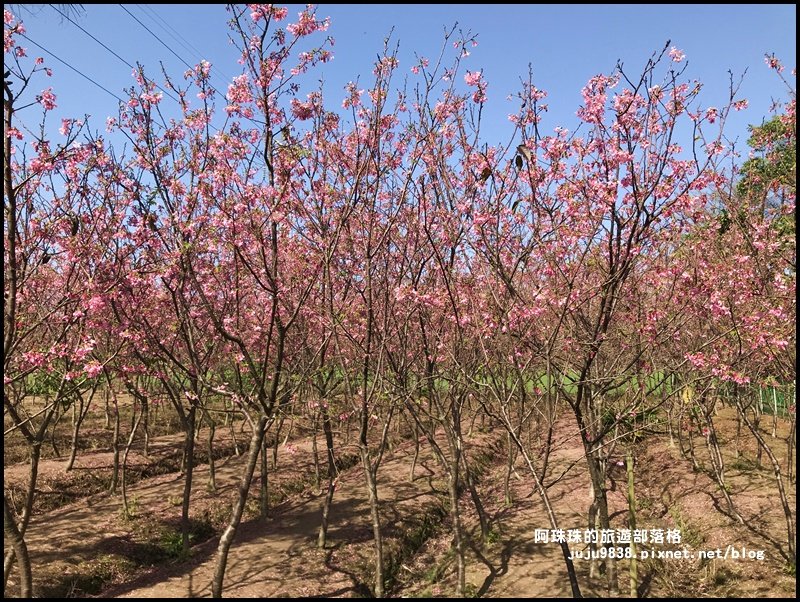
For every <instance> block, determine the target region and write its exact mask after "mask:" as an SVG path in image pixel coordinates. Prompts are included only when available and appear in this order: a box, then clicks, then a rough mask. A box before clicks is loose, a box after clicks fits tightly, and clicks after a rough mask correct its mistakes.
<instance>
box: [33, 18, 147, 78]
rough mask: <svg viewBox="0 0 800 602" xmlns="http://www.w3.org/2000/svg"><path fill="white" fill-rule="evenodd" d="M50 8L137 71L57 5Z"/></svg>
mask: <svg viewBox="0 0 800 602" xmlns="http://www.w3.org/2000/svg"><path fill="white" fill-rule="evenodd" d="M49 6H50V8H52V9H53V10H54V11H56V12H57V13H58V14H59V15H61V17H62V18H63V19H66V20H67V21H69V22H70V23H72V24H73V25H74V26H75V27H77V28H78V29H80V30H81V31H82V32H83V33H85V34H86V35H87V36H89V37H90V38H92V39H93V40H94V41H95V42H97V43H98V44H100V45H101V46H102V47H103V48H105V49H106V50H108V52H110V53H111V54H113V55H114V56H115V57H117V58H118V59H119V60H120V61H122V62H123V63H124V64H125V65H127V66H128V67H130V68H131V69H136V67H134V66H133V65H131V64H130V63H129V62H128V61H126V60H125V59H124V58H122V57H121V56H120V55H118V54H117V53H116V52H114V51H113V50H112V49H111V48H109V47H108V46H106V45H105V44H104V43H103V42H101V41H100V40H98V39H97V38H96V37H94V36H93V35H92V34H91V33H89V32H88V31H86V30H85V29H84V28H83V27H81V26H80V25H79V24H78V23H76V22H75V21H73V20H72V19H70V18H69V16H68V15H65V14H64V13H63V12H61V10H60V9H58V8H57V7H56V6H55V5H53V4H50V5H49Z"/></svg>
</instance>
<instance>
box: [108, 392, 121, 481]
mask: <svg viewBox="0 0 800 602" xmlns="http://www.w3.org/2000/svg"><path fill="white" fill-rule="evenodd" d="M111 449H112V450H113V452H114V457H113V460H112V466H111V485H110V486H109V488H108V490H109V493H111V495H115V494H116V493H117V483H118V482H119V403H118V402H117V398H116V397H114V435H113V438H112V440H111Z"/></svg>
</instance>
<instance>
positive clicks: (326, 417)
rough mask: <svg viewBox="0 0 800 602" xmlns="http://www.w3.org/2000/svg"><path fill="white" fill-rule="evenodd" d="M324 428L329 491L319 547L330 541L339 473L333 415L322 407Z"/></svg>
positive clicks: (324, 507) (326, 496) (326, 495)
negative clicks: (334, 497) (329, 521)
mask: <svg viewBox="0 0 800 602" xmlns="http://www.w3.org/2000/svg"><path fill="white" fill-rule="evenodd" d="M322 430H323V431H324V432H325V446H326V450H327V456H328V491H327V492H326V494H325V499H324V501H323V502H322V522H321V524H320V526H319V537H318V538H317V547H318V548H320V549H323V548H324V547H325V546H326V545H327V543H328V517H329V515H330V511H331V502H332V501H333V494H334V492H335V491H336V480H337V478H338V476H339V475H338V473H337V469H336V457H335V456H334V454H333V429H332V428H331V417H330V414H329V413H328V408H327V407H323V409H322Z"/></svg>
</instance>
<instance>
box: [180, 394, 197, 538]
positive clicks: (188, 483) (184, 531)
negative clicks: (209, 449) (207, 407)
mask: <svg viewBox="0 0 800 602" xmlns="http://www.w3.org/2000/svg"><path fill="white" fill-rule="evenodd" d="M196 415H197V406H196V405H195V404H192V406H191V407H190V408H189V411H188V412H187V414H186V438H185V443H184V445H185V450H184V470H185V474H184V481H183V504H182V506H181V549H182V550H183V553H184V554H186V553H188V552H189V531H190V530H191V529H190V525H189V505H190V503H191V499H192V476H193V474H194V423H195V416H196Z"/></svg>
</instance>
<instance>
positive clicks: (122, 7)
mask: <svg viewBox="0 0 800 602" xmlns="http://www.w3.org/2000/svg"><path fill="white" fill-rule="evenodd" d="M117 6H119V7H120V8H121V9H122V10H124V11H125V12H126V13H128V14H129V15H130V17H131V19H133V20H134V21H136V22H137V23H138V24H139V25H141V26H142V27H144V29H145V30H146V31H147V32H148V33H149V34H150V35H151V36H153V37H154V38H155V39H156V40H158V41H159V43H161V45H162V46H163V47H164V48H166V49H167V50H169V51H170V52H171V53H172V54H173V55H174V56H175V58H177V59H178V60H179V61H180V62H181V63H183V64H184V65H186V66H187V67H188V68H189V69H194V67H192V66H191V65H190V64H189V63H187V62H186V61H185V60H183V57H181V56H180V55H179V54H178V53H177V52H175V51H174V50H173V49H172V48H170V46H169V45H168V44H167V43H166V42H165V41H164V40H162V39H161V38H160V37H158V36H157V35H156V34H155V33H153V30H152V29H150V28H149V27H148V26H147V25H145V24H144V23H142V22H141V21H140V20H139V19H138V18H137V17H136V15H134V14H133V13H132V12H131V11H129V10H128V9H127V8H125V5H124V4H117Z"/></svg>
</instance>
